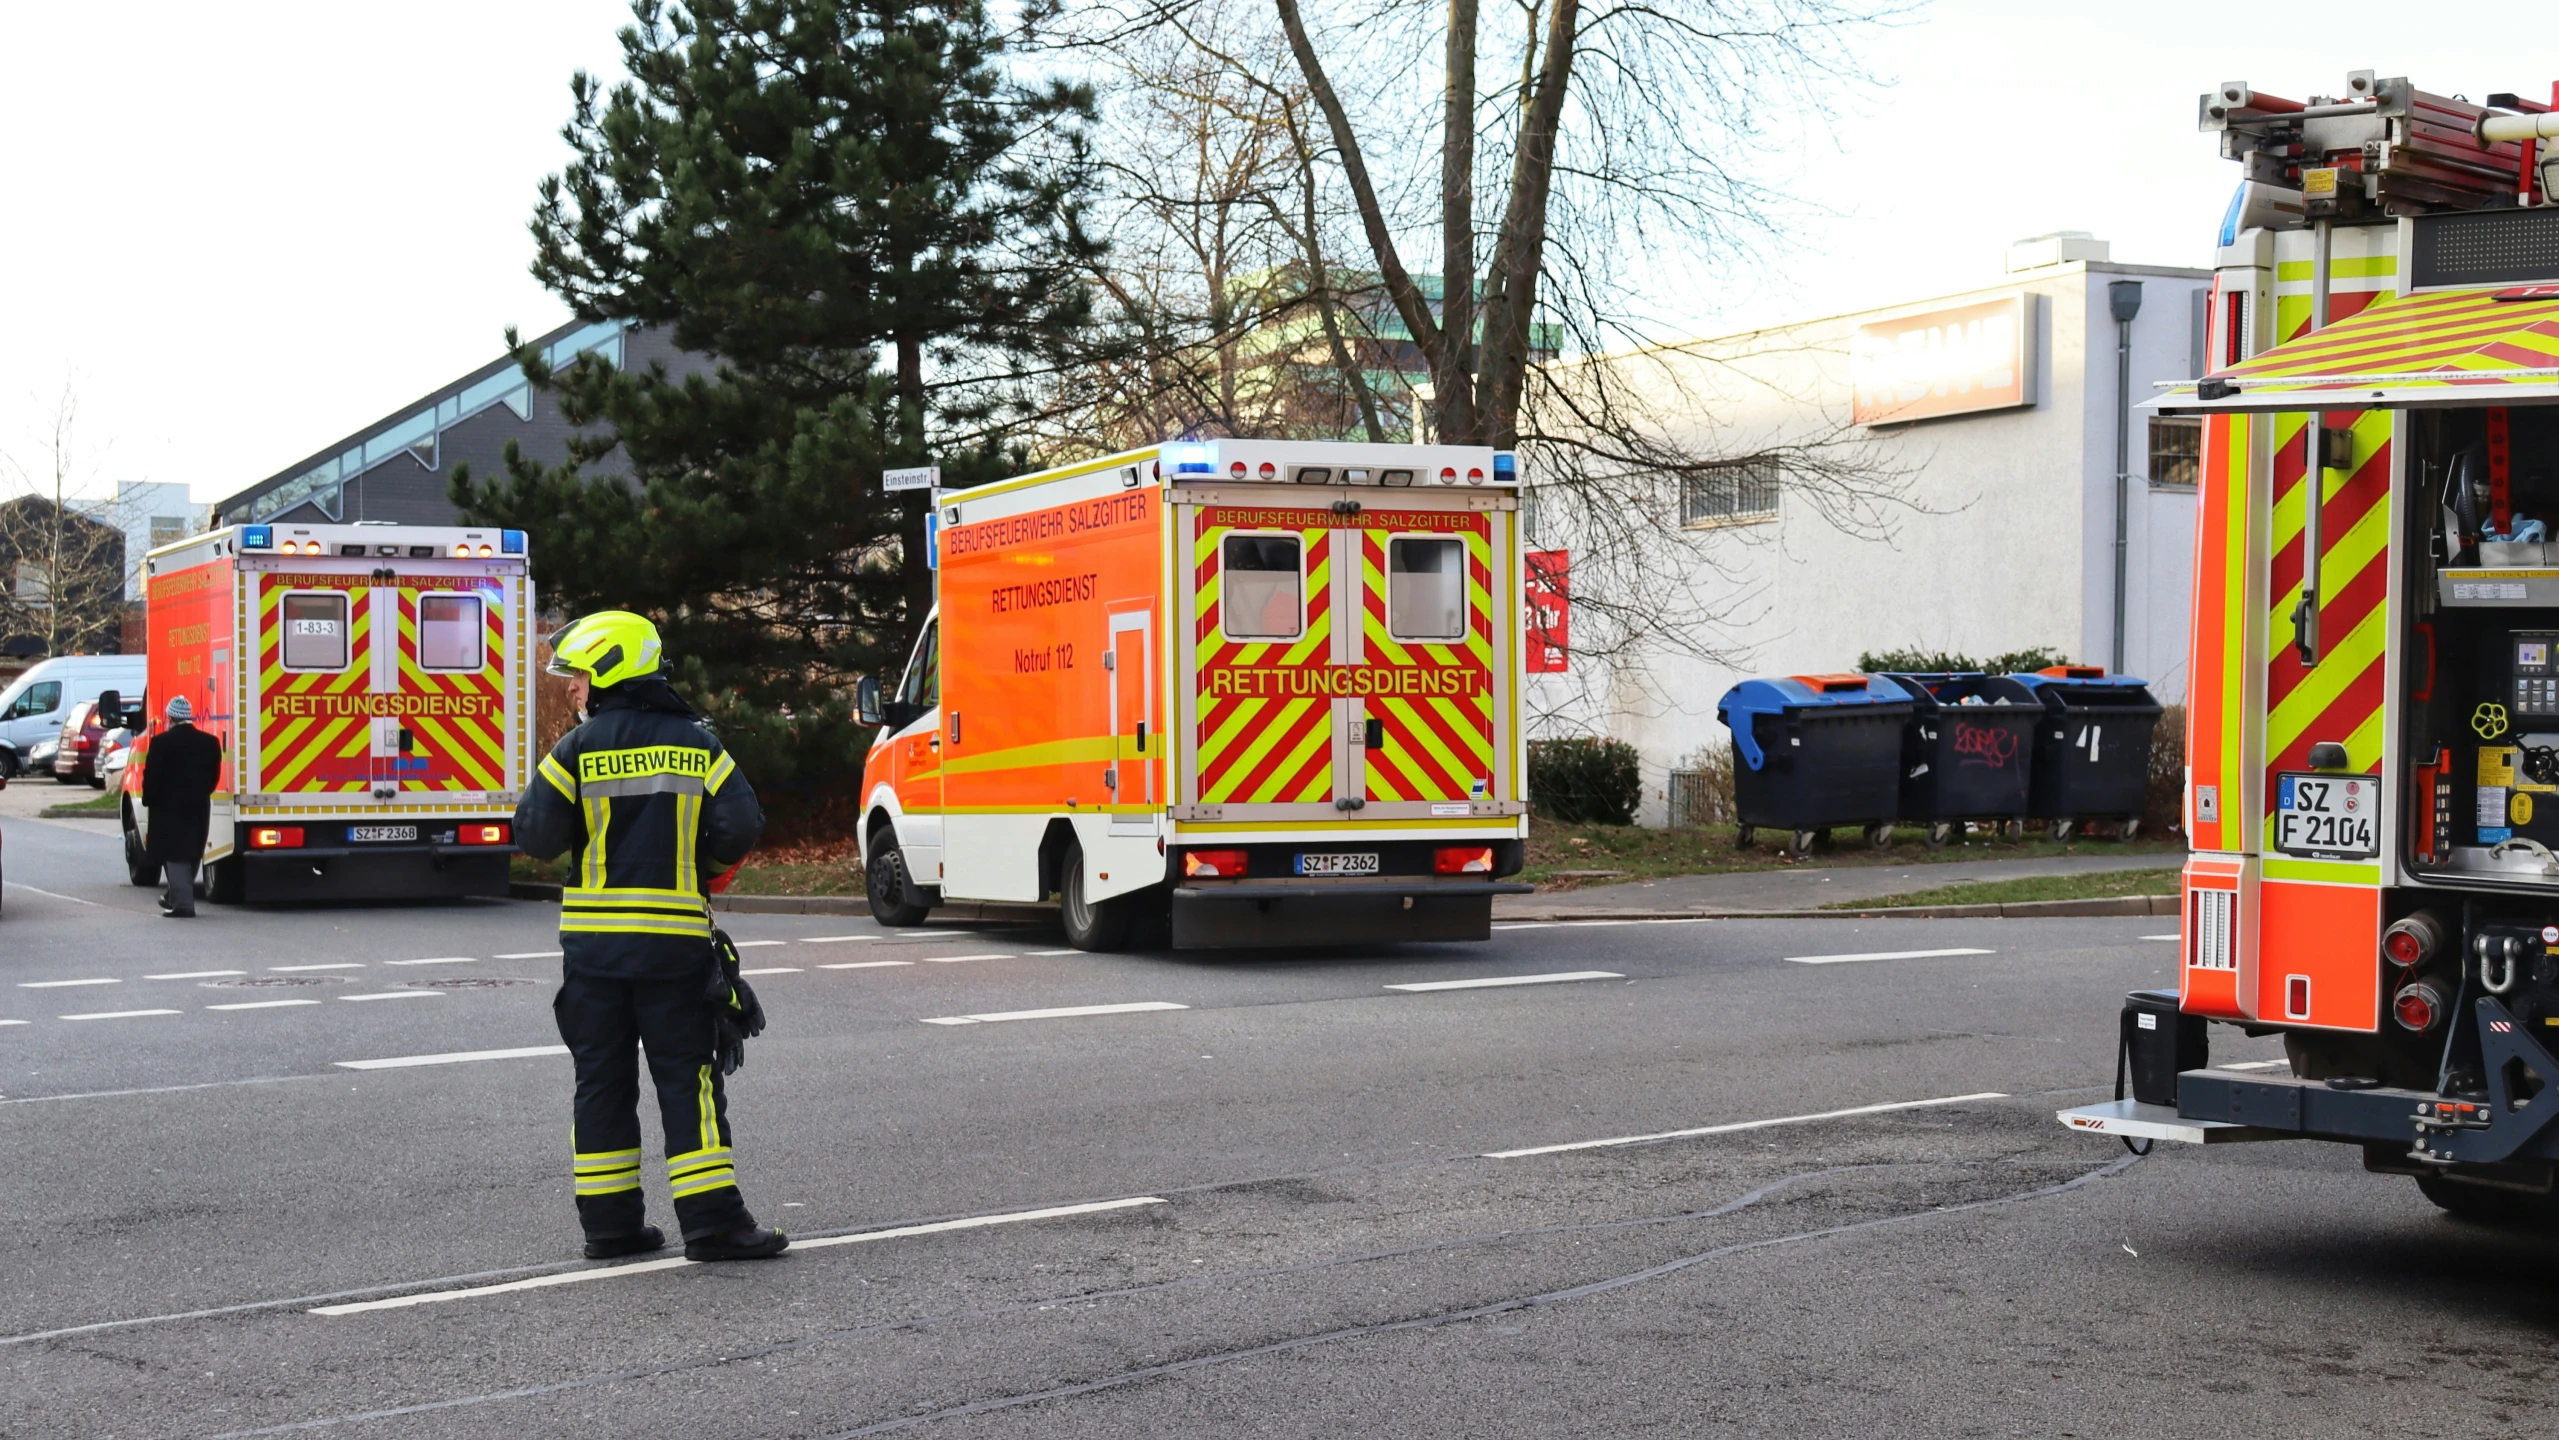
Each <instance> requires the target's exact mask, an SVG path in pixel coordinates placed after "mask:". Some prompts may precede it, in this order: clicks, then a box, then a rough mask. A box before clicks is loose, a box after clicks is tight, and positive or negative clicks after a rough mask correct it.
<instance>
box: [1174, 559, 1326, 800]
mask: <svg viewBox="0 0 2559 1440" xmlns="http://www.w3.org/2000/svg"><path fill="white" fill-rule="evenodd" d="M1232 528H1233V527H1231V526H1226V525H1220V524H1215V523H1213V521H1212V519H1211V516H1210V514H1209V513H1208V512H1206V511H1203V512H1201V514H1200V516H1199V519H1198V523H1197V525H1196V527H1195V530H1194V534H1193V537H1192V566H1193V572H1194V575H1195V577H1196V581H1195V584H1194V586H1193V591H1192V593H1193V594H1194V595H1195V596H1196V597H1197V600H1196V610H1195V613H1194V615H1193V626H1194V630H1193V634H1194V636H1195V640H1194V642H1193V643H1194V645H1195V647H1196V650H1197V653H1198V656H1199V665H1198V673H1199V674H1201V675H1208V674H1211V673H1213V672H1216V671H1220V670H1227V669H1249V670H1260V669H1296V668H1298V667H1302V666H1305V665H1309V664H1315V665H1321V664H1322V663H1323V662H1324V661H1325V660H1326V659H1327V658H1328V657H1329V656H1330V655H1331V654H1332V649H1333V607H1332V603H1331V592H1332V586H1333V571H1332V552H1333V532H1332V530H1331V529H1329V528H1311V529H1302V530H1299V531H1297V532H1296V533H1297V535H1298V537H1299V540H1300V543H1301V544H1303V545H1304V547H1305V555H1306V586H1305V590H1304V592H1303V594H1302V596H1301V599H1302V601H1303V603H1304V604H1305V606H1306V628H1305V632H1304V633H1303V634H1302V635H1300V636H1299V637H1298V638H1297V639H1295V640H1292V641H1284V642H1255V641H1238V640H1230V639H1228V638H1226V634H1225V632H1224V631H1223V630H1221V629H1220V628H1219V625H1218V584H1217V574H1218V547H1219V545H1220V543H1221V542H1222V541H1223V540H1224V539H1225V537H1226V535H1227V533H1228V532H1229V530H1230V529H1232ZM1198 704H1199V724H1198V728H1197V732H1196V738H1195V744H1196V746H1197V751H1198V764H1199V798H1200V800H1201V801H1202V802H1204V803H1207V804H1212V805H1238V804H1243V805H1291V804H1299V805H1302V804H1322V803H1326V802H1329V801H1330V800H1331V799H1332V798H1333V704H1332V701H1331V700H1330V699H1328V698H1325V697H1324V696H1321V695H1308V696H1289V697H1279V696H1272V697H1267V698H1266V697H1262V696H1253V695H1234V694H1227V695H1217V694H1211V693H1207V692H1206V691H1205V690H1204V691H1203V693H1202V694H1201V695H1200V696H1199V702H1198Z"/></svg>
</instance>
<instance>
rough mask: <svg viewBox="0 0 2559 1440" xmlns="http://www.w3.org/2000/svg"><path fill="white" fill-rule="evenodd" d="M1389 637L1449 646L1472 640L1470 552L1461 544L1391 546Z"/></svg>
mask: <svg viewBox="0 0 2559 1440" xmlns="http://www.w3.org/2000/svg"><path fill="white" fill-rule="evenodd" d="M1386 633H1387V634H1388V635H1390V636H1392V637H1393V638H1395V639H1397V640H1425V641H1432V642H1435V643H1439V644H1446V643H1448V642H1449V641H1452V640H1463V639H1465V638H1466V547H1465V545H1464V544H1463V543H1462V542H1460V541H1456V540H1444V539H1436V538H1434V539H1428V540H1417V539H1405V538H1402V537H1398V538H1396V539H1392V540H1389V541H1387V542H1386Z"/></svg>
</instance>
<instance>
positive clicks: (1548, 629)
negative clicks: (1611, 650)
mask: <svg viewBox="0 0 2559 1440" xmlns="http://www.w3.org/2000/svg"><path fill="white" fill-rule="evenodd" d="M1527 559H1528V673H1529V674H1531V675H1561V674H1563V673H1564V659H1565V656H1566V655H1567V654H1568V653H1570V651H1571V650H1572V646H1573V606H1572V592H1573V552H1571V551H1569V550H1531V551H1529V552H1528V556H1527Z"/></svg>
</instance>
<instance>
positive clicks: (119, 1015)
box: [61, 1010, 178, 1020]
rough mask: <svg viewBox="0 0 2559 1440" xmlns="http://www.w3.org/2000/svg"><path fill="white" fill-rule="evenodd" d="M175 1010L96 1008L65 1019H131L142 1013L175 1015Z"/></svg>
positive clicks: (64, 1017)
mask: <svg viewBox="0 0 2559 1440" xmlns="http://www.w3.org/2000/svg"><path fill="white" fill-rule="evenodd" d="M177 1013H178V1012H177V1011H175V1010H95V1011H91V1012H90V1013H89V1014H86V1015H65V1016H63V1017H61V1018H63V1019H65V1020H131V1019H133V1018H135V1017H136V1016H140V1015H175V1014H177Z"/></svg>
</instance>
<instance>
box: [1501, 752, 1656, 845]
mask: <svg viewBox="0 0 2559 1440" xmlns="http://www.w3.org/2000/svg"><path fill="white" fill-rule="evenodd" d="M1643 795H1644V779H1643V773H1642V770H1641V769H1640V767H1639V765H1638V763H1637V760H1636V754H1635V747H1634V746H1632V745H1629V744H1627V743H1626V742H1625V741H1623V740H1612V739H1608V738H1605V737H1581V738H1575V739H1570V740H1531V741H1530V742H1528V808H1529V809H1530V810H1531V811H1532V812H1534V813H1536V814H1539V815H1543V816H1545V817H1546V818H1547V819H1549V820H1556V821H1561V822H1563V823H1565V824H1596V825H1632V824H1634V823H1635V807H1636V805H1637V804H1638V803H1640V802H1641V801H1642V799H1643Z"/></svg>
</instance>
